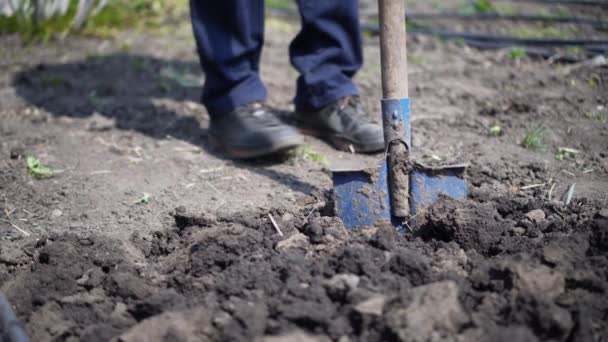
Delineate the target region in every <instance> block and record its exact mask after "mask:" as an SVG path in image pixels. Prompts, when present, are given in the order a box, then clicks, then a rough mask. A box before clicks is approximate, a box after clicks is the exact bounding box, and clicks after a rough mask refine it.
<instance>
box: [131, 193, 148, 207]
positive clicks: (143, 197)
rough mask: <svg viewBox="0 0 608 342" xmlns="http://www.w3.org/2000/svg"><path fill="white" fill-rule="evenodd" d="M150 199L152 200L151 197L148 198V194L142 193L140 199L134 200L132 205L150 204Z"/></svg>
mask: <svg viewBox="0 0 608 342" xmlns="http://www.w3.org/2000/svg"><path fill="white" fill-rule="evenodd" d="M151 199H152V196H150V194H149V193H147V192H144V193H142V194H141V197H139V198H138V199H136V200H135V202H133V203H134V204H148V203H150V200H151Z"/></svg>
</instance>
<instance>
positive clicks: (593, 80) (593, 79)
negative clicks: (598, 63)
mask: <svg viewBox="0 0 608 342" xmlns="http://www.w3.org/2000/svg"><path fill="white" fill-rule="evenodd" d="M600 82H602V78H601V77H600V75H598V74H592V75H591V76H590V77H589V78H588V79H587V83H588V84H589V86H590V87H591V88H597V87H598V86H599V85H600Z"/></svg>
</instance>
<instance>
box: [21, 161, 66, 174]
mask: <svg viewBox="0 0 608 342" xmlns="http://www.w3.org/2000/svg"><path fill="white" fill-rule="evenodd" d="M25 161H26V164H27V171H28V173H29V174H30V176H32V177H34V178H36V179H43V178H49V177H52V176H54V175H56V174H58V173H61V172H63V171H62V170H56V169H52V168H50V167H48V166H45V165H43V164H42V162H40V160H38V159H37V158H35V157H31V156H27V157H26V158H25Z"/></svg>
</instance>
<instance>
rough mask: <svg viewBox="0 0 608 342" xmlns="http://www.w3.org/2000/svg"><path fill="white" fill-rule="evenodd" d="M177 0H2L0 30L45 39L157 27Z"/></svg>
mask: <svg viewBox="0 0 608 342" xmlns="http://www.w3.org/2000/svg"><path fill="white" fill-rule="evenodd" d="M186 7H187V2H185V1H181V0H42V1H40V0H2V1H0V33H19V34H21V35H22V36H23V37H24V38H25V40H26V41H28V42H31V41H43V42H44V41H47V40H48V39H50V38H53V37H55V36H65V35H67V34H71V33H79V34H84V35H95V36H111V35H113V34H114V33H116V32H118V31H119V30H120V29H124V28H127V27H129V28H134V29H142V28H143V29H147V28H151V29H159V28H161V27H162V25H161V23H162V21H163V19H165V18H166V17H169V16H171V15H173V13H174V12H177V11H178V10H179V11H181V12H183V10H185V8H186Z"/></svg>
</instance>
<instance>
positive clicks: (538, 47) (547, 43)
mask: <svg viewBox="0 0 608 342" xmlns="http://www.w3.org/2000/svg"><path fill="white" fill-rule="evenodd" d="M521 1H533V2H544V3H557V2H560V1H567V2H577V3H578V2H581V3H589V2H595V1H586V0H572V1H569V0H521ZM606 4H608V2H606ZM269 12H270V13H271V14H272V15H276V16H279V17H289V18H291V17H295V16H296V15H297V13H296V12H295V11H294V10H290V9H270V11H269ZM417 15H423V14H417ZM424 15H426V14H424ZM438 15H441V14H438ZM497 15H498V16H503V18H504V17H505V15H501V14H497ZM426 16H428V17H430V16H432V14H428V15H426ZM516 17H517V16H515V17H513V18H512V20H515V18H516ZM534 17H537V19H538V18H543V16H528V18H529V20H532V19H533V18H534ZM408 18H410V19H414V18H412V17H411V16H410V15H408ZM488 18H490V15H488ZM545 18H548V19H547V20H548V21H550V20H551V19H552V18H553V19H555V18H558V19H559V20H562V21H563V22H572V23H578V24H591V25H602V27H605V26H603V25H607V24H606V23H604V22H603V21H596V20H591V19H582V18H571V17H545ZM540 20H541V21H542V20H544V19H540ZM360 27H361V30H363V31H364V32H367V33H369V34H373V35H378V34H379V32H380V31H379V29H378V25H377V24H371V23H361V25H360ZM408 33H410V34H413V35H416V34H421V35H431V36H435V37H439V38H442V39H451V40H456V39H461V40H462V41H463V43H464V44H466V45H469V46H472V47H476V48H480V49H504V48H511V47H522V48H525V49H526V50H527V51H530V53H528V55H530V56H539V57H545V58H548V57H554V56H555V53H556V51H555V49H554V48H569V47H578V48H580V49H581V50H583V52H584V53H583V54H581V55H580V56H562V57H560V58H557V60H559V61H564V62H578V61H581V60H582V59H583V58H590V57H593V56H595V55H602V54H606V53H608V40H601V39H558V38H518V37H512V36H502V35H495V34H483V33H472V32H458V31H449V30H436V29H426V28H412V29H409V30H408Z"/></svg>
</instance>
